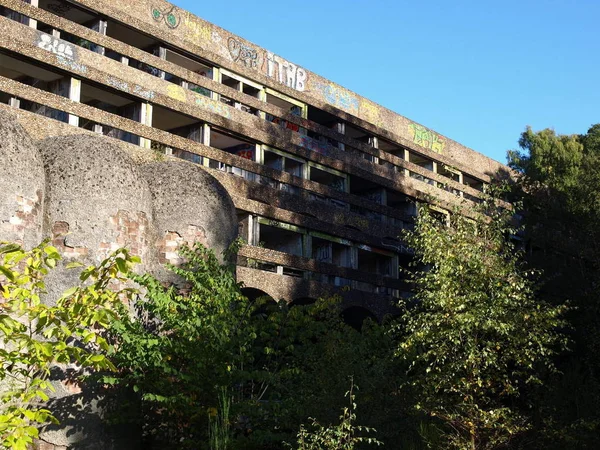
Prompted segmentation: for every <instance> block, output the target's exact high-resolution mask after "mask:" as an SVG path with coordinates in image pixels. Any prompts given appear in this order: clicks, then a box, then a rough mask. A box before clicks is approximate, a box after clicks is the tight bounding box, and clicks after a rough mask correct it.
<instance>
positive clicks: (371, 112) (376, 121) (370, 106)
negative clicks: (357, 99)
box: [360, 100, 382, 127]
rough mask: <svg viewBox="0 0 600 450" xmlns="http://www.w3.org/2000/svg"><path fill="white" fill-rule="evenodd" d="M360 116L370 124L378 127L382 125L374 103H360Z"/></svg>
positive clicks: (364, 101) (365, 101)
mask: <svg viewBox="0 0 600 450" xmlns="http://www.w3.org/2000/svg"><path fill="white" fill-rule="evenodd" d="M360 114H361V115H362V118H363V119H365V120H366V121H367V122H370V123H372V124H373V125H376V126H378V127H380V126H381V125H382V120H381V117H380V115H379V107H378V106H377V105H375V104H374V103H371V102H369V101H368V100H363V101H362V102H361V103H360Z"/></svg>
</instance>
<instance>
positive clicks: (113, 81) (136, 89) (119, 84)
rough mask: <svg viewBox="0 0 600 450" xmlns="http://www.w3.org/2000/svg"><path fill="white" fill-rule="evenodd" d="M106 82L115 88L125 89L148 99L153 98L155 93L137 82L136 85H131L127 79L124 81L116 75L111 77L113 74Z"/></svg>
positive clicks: (124, 90)
mask: <svg viewBox="0 0 600 450" xmlns="http://www.w3.org/2000/svg"><path fill="white" fill-rule="evenodd" d="M106 84H108V85H109V86H112V87H114V88H115V89H118V90H120V91H123V92H131V93H133V94H135V95H138V96H140V97H142V98H145V99H146V100H152V99H153V98H154V95H155V94H154V92H153V91H149V90H148V89H144V88H143V87H142V86H140V85H138V84H135V85H133V87H131V86H130V85H129V83H127V82H126V81H123V80H121V79H119V78H115V77H111V76H109V77H108V78H107V79H106Z"/></svg>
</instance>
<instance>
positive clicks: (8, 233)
mask: <svg viewBox="0 0 600 450" xmlns="http://www.w3.org/2000/svg"><path fill="white" fill-rule="evenodd" d="M0 167H1V168H2V174H3V175H2V176H1V177H0V240H6V241H16V242H19V243H21V244H23V245H24V246H25V247H31V246H34V245H35V244H37V243H38V242H39V241H40V240H41V237H42V207H43V200H44V189H45V188H44V186H45V175H44V166H43V162H42V158H41V156H40V154H39V152H38V150H37V148H36V146H35V144H34V143H33V142H32V140H31V138H30V137H29V135H28V134H27V132H26V131H25V130H24V129H23V128H22V127H21V126H20V125H19V124H18V122H17V120H16V119H15V117H14V116H13V115H12V114H11V113H9V112H6V111H2V110H0Z"/></svg>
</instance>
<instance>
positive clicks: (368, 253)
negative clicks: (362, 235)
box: [358, 245, 397, 276]
mask: <svg viewBox="0 0 600 450" xmlns="http://www.w3.org/2000/svg"><path fill="white" fill-rule="evenodd" d="M393 263H394V261H393V254H392V253H390V252H386V251H384V250H379V249H375V248H373V247H369V246H367V245H360V246H359V247H358V270H360V271H362V272H368V273H374V274H377V275H383V276H395V275H397V274H394V273H393V270H392V268H393V266H394V264H393Z"/></svg>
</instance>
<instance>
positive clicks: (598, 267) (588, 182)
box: [508, 124, 600, 448]
mask: <svg viewBox="0 0 600 450" xmlns="http://www.w3.org/2000/svg"><path fill="white" fill-rule="evenodd" d="M519 145H520V147H521V150H520V151H511V152H509V155H508V156H509V164H510V165H511V167H513V168H514V169H515V170H516V171H517V173H518V183H517V185H516V189H515V191H516V192H515V195H516V196H517V198H520V199H522V200H523V202H524V208H523V210H524V214H523V217H524V223H525V225H526V237H527V242H528V250H529V251H528V255H527V259H528V262H529V263H530V265H531V266H532V267H534V268H537V269H541V270H542V273H543V274H544V276H543V278H542V281H543V290H542V292H541V295H542V296H543V297H544V298H546V299H548V300H549V301H552V302H554V303H556V304H561V303H564V302H565V300H566V299H568V300H569V301H570V302H571V304H572V305H573V308H572V310H571V313H570V314H569V316H568V318H569V322H570V324H571V326H572V328H573V331H572V337H573V340H574V345H573V350H574V351H573V352H572V353H571V354H570V355H569V356H568V357H566V358H563V359H562V360H561V361H560V364H559V368H560V370H561V371H562V372H563V374H562V375H561V376H556V377H554V378H553V380H552V384H549V385H548V388H549V389H548V391H547V393H546V395H544V396H543V397H542V398H540V399H539V407H538V408H539V410H540V415H539V420H538V421H539V424H538V435H537V436H536V441H537V442H539V443H540V444H539V447H540V448H597V445H598V442H600V414H599V412H598V404H600V331H599V330H600V295H599V292H600V289H599V288H600V227H599V226H598V224H600V124H599V125H594V126H592V127H591V128H590V129H589V130H588V131H587V133H585V134H582V135H568V136H566V135H557V134H556V133H555V132H554V131H553V130H549V129H546V130H542V131H539V132H534V131H532V130H531V129H529V128H528V129H527V130H526V131H525V132H524V133H523V134H522V135H521V139H520V140H519Z"/></svg>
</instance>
